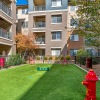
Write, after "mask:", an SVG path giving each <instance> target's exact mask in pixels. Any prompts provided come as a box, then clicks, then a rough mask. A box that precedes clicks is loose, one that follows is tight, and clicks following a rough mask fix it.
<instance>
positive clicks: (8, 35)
mask: <svg viewBox="0 0 100 100" xmlns="http://www.w3.org/2000/svg"><path fill="white" fill-rule="evenodd" d="M0 37H3V38H6V39H11V33H10V32H8V31H7V30H5V29H3V28H0Z"/></svg>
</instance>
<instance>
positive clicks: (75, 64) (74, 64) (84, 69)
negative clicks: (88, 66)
mask: <svg viewBox="0 0 100 100" xmlns="http://www.w3.org/2000/svg"><path fill="white" fill-rule="evenodd" d="M74 65H76V64H74ZM76 66H77V67H78V68H80V69H82V70H83V71H85V72H88V71H87V70H85V69H83V68H82V67H80V66H78V65H76ZM98 78H99V80H100V77H98Z"/></svg>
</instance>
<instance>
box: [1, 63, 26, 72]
mask: <svg viewBox="0 0 100 100" xmlns="http://www.w3.org/2000/svg"><path fill="white" fill-rule="evenodd" d="M24 65H27V64H22V65H17V66H11V67H9V68H3V69H1V70H0V71H4V70H7V69H12V68H17V67H21V66H24Z"/></svg>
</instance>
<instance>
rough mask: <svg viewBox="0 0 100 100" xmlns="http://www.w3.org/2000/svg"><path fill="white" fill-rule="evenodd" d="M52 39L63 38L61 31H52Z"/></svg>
mask: <svg viewBox="0 0 100 100" xmlns="http://www.w3.org/2000/svg"><path fill="white" fill-rule="evenodd" d="M52 40H61V31H56V32H52Z"/></svg>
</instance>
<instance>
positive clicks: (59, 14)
mask: <svg viewBox="0 0 100 100" xmlns="http://www.w3.org/2000/svg"><path fill="white" fill-rule="evenodd" d="M51 15H62V13H59V12H58V13H51Z"/></svg>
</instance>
